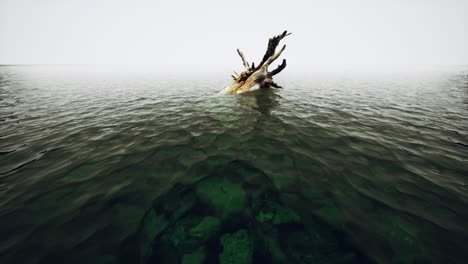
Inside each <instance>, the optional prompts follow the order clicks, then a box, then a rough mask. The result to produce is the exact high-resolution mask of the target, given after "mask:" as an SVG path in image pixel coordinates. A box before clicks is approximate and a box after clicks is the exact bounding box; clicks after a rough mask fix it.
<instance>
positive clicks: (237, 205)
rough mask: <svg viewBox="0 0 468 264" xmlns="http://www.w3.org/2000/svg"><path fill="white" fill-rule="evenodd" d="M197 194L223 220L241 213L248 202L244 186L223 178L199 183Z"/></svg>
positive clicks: (214, 178) (209, 179) (212, 178)
mask: <svg viewBox="0 0 468 264" xmlns="http://www.w3.org/2000/svg"><path fill="white" fill-rule="evenodd" d="M196 193H197V195H198V197H199V198H200V200H201V201H202V202H203V203H204V204H206V205H208V206H209V207H210V208H211V209H212V210H213V211H214V213H216V214H217V215H219V216H221V217H222V218H227V217H229V216H232V215H234V214H236V213H239V212H241V211H242V210H243V209H244V207H245V204H246V202H247V195H246V194H245V192H244V190H243V189H242V186H241V185H240V184H235V183H231V182H230V181H229V180H228V179H225V178H222V177H211V178H208V179H206V180H203V181H201V182H199V183H198V184H197V186H196Z"/></svg>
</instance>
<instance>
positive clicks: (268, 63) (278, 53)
mask: <svg viewBox="0 0 468 264" xmlns="http://www.w3.org/2000/svg"><path fill="white" fill-rule="evenodd" d="M285 48H286V45H283V47H282V48H281V50H280V51H278V52H276V53H275V55H273V56H271V57H270V58H268V60H267V61H266V62H265V64H264V65H266V66H269V65H270V64H271V63H272V62H274V61H275V60H276V59H277V58H278V57H279V56H281V53H283V51H284V49H285Z"/></svg>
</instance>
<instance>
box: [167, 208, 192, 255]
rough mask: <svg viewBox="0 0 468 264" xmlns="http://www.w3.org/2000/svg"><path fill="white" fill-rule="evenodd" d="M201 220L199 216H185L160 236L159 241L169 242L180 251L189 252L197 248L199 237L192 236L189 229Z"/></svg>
mask: <svg viewBox="0 0 468 264" xmlns="http://www.w3.org/2000/svg"><path fill="white" fill-rule="evenodd" d="M200 221H201V217H199V216H187V217H185V218H182V219H180V220H179V221H177V222H176V223H175V224H174V225H172V226H171V227H170V228H168V229H167V230H166V231H165V232H164V233H163V235H162V236H161V241H162V242H164V243H168V244H171V245H172V246H173V247H175V248H177V249H178V250H180V251H182V252H190V251H193V250H194V249H197V248H199V246H200V239H199V238H197V237H193V236H191V234H190V230H191V229H193V228H194V227H195V226H197V225H198V224H199V223H200Z"/></svg>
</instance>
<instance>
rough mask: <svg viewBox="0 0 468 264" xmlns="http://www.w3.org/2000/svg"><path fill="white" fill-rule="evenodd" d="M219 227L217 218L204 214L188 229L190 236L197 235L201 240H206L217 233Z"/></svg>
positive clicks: (219, 222) (219, 223)
mask: <svg viewBox="0 0 468 264" xmlns="http://www.w3.org/2000/svg"><path fill="white" fill-rule="evenodd" d="M220 227H221V221H220V220H219V219H218V218H216V217H213V216H206V217H205V218H203V220H202V221H201V222H200V223H199V224H198V225H197V226H195V227H194V228H192V229H191V230H190V234H191V235H192V236H195V237H199V238H200V239H202V240H207V239H208V238H210V237H212V236H213V235H215V234H216V233H218V232H219V230H220Z"/></svg>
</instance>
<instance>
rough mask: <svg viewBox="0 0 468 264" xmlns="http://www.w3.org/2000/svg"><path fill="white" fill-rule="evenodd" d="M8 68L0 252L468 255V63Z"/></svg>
mask: <svg viewBox="0 0 468 264" xmlns="http://www.w3.org/2000/svg"><path fill="white" fill-rule="evenodd" d="M276 80H277V82H278V83H279V84H281V85H282V86H283V87H284V88H283V89H279V90H261V91H257V92H254V93H250V94H243V95H223V94H218V93H217V92H218V91H219V90H221V89H222V88H223V87H224V86H225V85H227V84H229V81H230V80H229V76H228V74H227V75H225V74H219V73H218V74H208V73H203V74H164V73H150V72H114V71H112V70H108V71H98V72H95V71H87V70H86V69H84V70H83V68H80V69H74V68H73V67H70V66H67V67H63V68H56V67H45V66H2V67H0V237H1V239H0V263H415V264H416V263H417V264H422V263H466V260H467V259H468V167H467V166H468V165H467V160H468V68H466V67H465V68H452V69H443V70H432V71H426V72H406V73H308V74H306V73H303V74H299V73H297V74H293V73H290V72H288V71H285V72H284V73H282V74H280V75H279V76H278V78H276Z"/></svg>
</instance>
